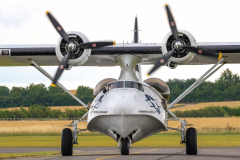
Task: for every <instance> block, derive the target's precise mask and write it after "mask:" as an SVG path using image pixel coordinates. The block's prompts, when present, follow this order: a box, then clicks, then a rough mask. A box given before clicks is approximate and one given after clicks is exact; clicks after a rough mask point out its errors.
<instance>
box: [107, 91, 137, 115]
mask: <svg viewBox="0 0 240 160" xmlns="http://www.w3.org/2000/svg"><path fill="white" fill-rule="evenodd" d="M137 97H138V93H137V92H136V91H131V90H118V91H114V92H111V93H110V94H109V96H108V103H107V106H108V108H109V109H110V110H111V109H112V112H113V113H114V114H132V113H134V110H135V107H136V106H138V98H137Z"/></svg>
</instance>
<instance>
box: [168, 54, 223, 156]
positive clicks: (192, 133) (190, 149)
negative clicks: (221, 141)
mask: <svg viewBox="0 0 240 160" xmlns="http://www.w3.org/2000/svg"><path fill="white" fill-rule="evenodd" d="M223 61H224V58H222V59H221V60H220V61H218V62H217V63H216V64H215V65H213V66H212V67H211V68H210V69H209V70H208V71H207V72H206V73H204V74H203V75H202V76H201V77H200V78H199V79H198V80H197V81H196V82H194V83H193V84H192V85H191V86H190V87H189V88H188V89H186V90H185V91H184V92H183V93H182V94H181V95H180V96H179V97H177V98H176V99H175V100H174V101H173V102H172V103H171V104H170V105H169V106H168V107H167V112H168V113H169V114H171V115H172V117H174V118H173V119H166V123H167V122H168V121H179V122H180V123H181V129H178V128H171V127H168V129H171V130H177V131H180V132H181V139H182V140H181V142H180V143H185V144H186V154H187V155H197V131H196V129H195V128H192V127H190V128H188V129H187V132H186V129H185V127H186V126H191V124H188V123H187V122H186V121H185V120H181V119H178V118H177V117H176V115H175V114H173V113H172V112H171V111H170V110H169V109H170V108H171V107H173V106H174V105H175V104H176V103H178V102H179V101H180V100H182V99H183V98H184V97H185V96H187V95H188V94H189V93H191V92H192V91H193V90H194V89H195V88H197V87H198V86H199V85H200V84H201V83H203V82H204V81H205V80H206V79H207V78H209V77H210V76H211V75H212V74H213V73H215V72H216V71H217V70H219V69H220V68H221V67H222V66H223V65H224V64H225V62H223ZM221 62H223V63H222V64H221V65H220V66H219V67H217V65H218V64H220V63H221ZM216 67H217V68H216ZM215 68H216V69H215ZM166 116H167V114H166Z"/></svg>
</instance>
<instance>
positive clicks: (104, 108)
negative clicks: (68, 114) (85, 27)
mask: <svg viewBox="0 0 240 160" xmlns="http://www.w3.org/2000/svg"><path fill="white" fill-rule="evenodd" d="M165 8H166V12H167V16H168V20H169V26H170V28H171V31H170V32H169V33H167V34H166V36H165V37H164V39H163V42H162V43H139V35H138V33H139V30H138V22H137V17H135V25H134V37H133V43H127V44H126V43H115V41H96V42H92V41H89V39H88V38H87V36H85V35H84V34H83V33H81V32H76V31H70V32H65V31H64V29H63V27H62V26H61V25H60V24H59V23H58V21H57V20H56V19H55V18H54V17H53V16H52V14H51V13H50V12H46V14H47V17H48V18H49V20H50V22H51V23H52V24H53V26H54V28H55V29H56V31H57V32H58V33H59V34H60V36H61V37H60V38H59V39H58V41H57V43H56V45H49V44H46V45H0V66H29V65H32V66H33V67H35V68H36V69H37V70H38V71H39V72H41V73H42V74H43V75H45V76H46V77H47V78H49V79H50V80H51V81H52V86H53V87H55V86H56V85H57V86H59V87H61V88H62V89H63V90H65V91H66V92H67V93H68V94H69V95H71V96H72V97H73V98H74V99H76V100H77V101H78V102H79V103H80V104H82V105H83V106H85V107H86V108H87V109H88V112H87V113H86V114H85V115H83V117H81V118H80V119H79V120H77V121H73V122H72V123H71V124H70V125H69V126H71V127H73V129H72V130H71V129H69V128H65V129H63V131H62V138H61V153H62V155H63V156H71V155H72V154H73V144H78V141H77V133H79V132H81V131H85V130H89V131H93V132H100V133H103V134H105V135H107V136H110V137H112V138H113V139H114V140H115V141H116V142H117V143H118V147H119V148H120V151H121V154H122V155H128V154H129V148H131V145H132V144H133V143H135V142H137V141H140V140H142V139H144V138H146V137H149V136H151V135H153V134H155V133H158V132H162V131H168V130H177V131H180V132H181V141H180V142H181V143H183V144H186V154H188V155H196V154H197V132H196V129H195V128H193V127H191V126H192V125H191V124H188V123H187V122H186V121H185V120H181V119H179V118H178V117H176V116H175V115H174V114H173V113H172V112H171V111H170V110H169V109H170V108H171V107H173V106H174V105H175V104H176V103H178V102H179V101H180V100H182V99H183V98H184V97H185V96H186V95H187V94H189V93H190V92H191V91H192V90H194V89H195V88H196V87H198V86H199V85H200V84H201V83H202V82H204V81H205V80H206V79H207V78H208V77H210V76H211V75H212V74H213V73H215V72H216V71H217V70H218V69H220V68H221V67H222V66H223V65H224V64H225V63H239V62H240V43H198V42H196V40H195V38H194V36H193V35H192V34H191V33H190V32H188V31H186V30H178V29H177V27H176V22H175V21H174V19H173V16H172V14H171V11H170V9H169V6H168V5H167V4H166V5H165ZM59 61H60V63H59ZM146 64H154V66H153V68H152V69H151V70H150V71H149V72H148V74H147V75H151V74H152V73H153V72H154V71H156V70H157V69H158V68H160V67H162V66H165V65H166V66H168V67H169V68H171V69H174V68H176V67H177V66H178V65H204V64H213V66H212V67H211V68H210V69H209V70H208V71H206V72H205V73H204V74H203V75H202V76H201V77H200V78H199V79H198V80H197V81H196V82H195V83H193V84H192V85H191V86H190V87H189V88H188V89H187V90H185V91H184V92H183V93H182V94H181V95H179V97H178V98H176V99H175V100H174V101H173V102H172V103H171V104H170V105H167V103H168V100H169V97H170V89H169V87H168V85H167V84H166V83H165V82H164V81H162V80H161V79H158V78H148V79H146V80H143V79H142V73H141V65H146ZM57 65H58V66H59V67H58V69H57V72H56V74H55V76H54V77H52V76H51V75H49V74H48V73H47V72H46V71H45V70H43V68H41V67H40V66H57ZM118 65H119V66H120V67H121V73H120V76H119V78H118V79H114V78H106V79H103V80H101V81H100V82H99V83H98V84H97V85H96V87H95V89H94V96H95V99H94V100H93V102H90V103H88V104H85V103H84V102H82V101H81V100H80V99H78V98H77V97H76V96H74V95H73V94H71V93H70V92H69V91H68V90H67V89H66V88H65V87H64V86H63V85H62V84H61V83H59V82H58V79H59V77H60V76H61V74H62V73H63V71H64V70H70V69H71V68H72V67H75V66H118ZM168 114H170V115H171V116H172V117H173V118H169V117H168ZM85 118H87V120H86V121H87V128H86V129H78V128H77V124H78V123H79V122H81V121H84V120H85ZM171 120H173V121H179V122H180V124H181V128H180V129H179V128H172V127H171V126H168V121H171ZM186 127H188V128H187V129H186Z"/></svg>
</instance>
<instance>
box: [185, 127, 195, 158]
mask: <svg viewBox="0 0 240 160" xmlns="http://www.w3.org/2000/svg"><path fill="white" fill-rule="evenodd" d="M186 154H187V155H197V131H196V129H195V128H188V129H187V133H186Z"/></svg>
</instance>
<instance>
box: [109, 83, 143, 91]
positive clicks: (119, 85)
mask: <svg viewBox="0 0 240 160" xmlns="http://www.w3.org/2000/svg"><path fill="white" fill-rule="evenodd" d="M114 88H135V89H137V90H140V91H143V88H142V84H140V83H137V82H133V81H125V85H124V81H117V82H113V83H110V84H108V90H109V91H110V90H112V89H114Z"/></svg>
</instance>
